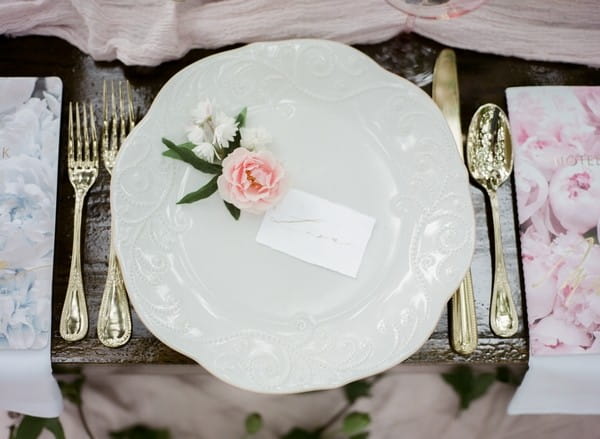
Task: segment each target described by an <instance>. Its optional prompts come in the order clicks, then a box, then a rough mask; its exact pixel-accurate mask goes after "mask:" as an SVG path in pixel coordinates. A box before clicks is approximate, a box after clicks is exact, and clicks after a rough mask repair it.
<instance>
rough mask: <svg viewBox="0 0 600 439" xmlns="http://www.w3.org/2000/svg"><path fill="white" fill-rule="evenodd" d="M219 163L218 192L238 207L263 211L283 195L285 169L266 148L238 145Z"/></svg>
mask: <svg viewBox="0 0 600 439" xmlns="http://www.w3.org/2000/svg"><path fill="white" fill-rule="evenodd" d="M222 164H223V174H221V175H220V176H219V178H218V179H217V185H218V187H219V193H220V194H221V197H222V198H223V199H224V200H225V201H227V202H228V203H231V204H233V205H234V206H236V207H237V208H239V209H241V210H245V211H248V212H250V213H257V214H258V213H262V212H264V211H265V210H267V209H268V208H269V207H271V206H273V205H274V204H275V203H277V202H278V201H279V200H280V199H281V197H282V196H283V195H284V194H285V191H286V189H287V179H286V178H285V177H286V176H285V171H284V169H283V167H282V166H281V164H280V163H279V162H277V160H276V159H275V157H274V156H273V154H271V153H270V152H269V151H248V150H247V149H245V148H237V149H236V150H235V151H233V152H232V153H231V154H229V155H228V156H227V157H226V158H225V160H223V163H222Z"/></svg>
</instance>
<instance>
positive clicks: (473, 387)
mask: <svg viewBox="0 0 600 439" xmlns="http://www.w3.org/2000/svg"><path fill="white" fill-rule="evenodd" d="M442 378H443V379H444V381H446V383H448V384H449V385H450V386H451V387H452V388H453V389H454V391H455V392H456V393H457V394H458V397H459V399H460V408H461V409H462V410H464V409H467V408H468V407H469V405H471V402H473V401H474V400H476V399H477V398H480V397H481V396H483V395H484V394H485V393H486V392H487V390H488V389H489V388H490V386H491V385H492V384H493V383H494V380H495V379H496V375H495V374H493V373H481V374H479V375H475V374H474V373H473V370H471V368H470V367H468V366H457V367H455V368H454V369H452V370H451V371H450V372H447V373H443V374H442Z"/></svg>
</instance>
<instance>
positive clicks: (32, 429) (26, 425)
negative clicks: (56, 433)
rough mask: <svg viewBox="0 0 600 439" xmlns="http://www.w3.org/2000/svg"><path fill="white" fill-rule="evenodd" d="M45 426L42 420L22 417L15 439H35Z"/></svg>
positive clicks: (44, 421) (33, 417)
mask: <svg viewBox="0 0 600 439" xmlns="http://www.w3.org/2000/svg"><path fill="white" fill-rule="evenodd" d="M45 425H46V420H45V419H44V418H36V417H35V416H24V417H23V419H22V420H21V423H20V424H19V426H18V427H17V431H16V433H15V439H35V438H37V437H38V436H39V435H40V434H42V430H43V429H44V426H45Z"/></svg>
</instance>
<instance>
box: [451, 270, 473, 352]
mask: <svg viewBox="0 0 600 439" xmlns="http://www.w3.org/2000/svg"><path fill="white" fill-rule="evenodd" d="M451 307H452V337H451V340H452V347H453V348H454V350H455V351H456V352H458V353H459V354H461V355H469V354H471V353H473V351H474V350H475V348H476V347H477V321H476V318H475V299H474V297H473V278H472V277H471V270H470V269H469V270H468V271H467V274H466V275H465V277H464V279H463V281H462V282H461V283H460V286H459V287H458V289H457V290H456V292H455V293H454V297H453V299H452V301H451Z"/></svg>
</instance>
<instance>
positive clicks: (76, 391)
mask: <svg viewBox="0 0 600 439" xmlns="http://www.w3.org/2000/svg"><path fill="white" fill-rule="evenodd" d="M84 381H85V378H84V376H83V375H79V376H78V377H77V378H76V379H75V380H73V381H61V380H58V387H60V392H61V393H62V395H63V396H64V397H65V398H66V399H67V400H68V401H71V402H72V403H73V404H75V405H81V388H82V386H83V382H84Z"/></svg>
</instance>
